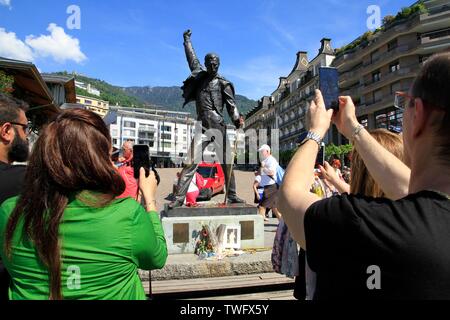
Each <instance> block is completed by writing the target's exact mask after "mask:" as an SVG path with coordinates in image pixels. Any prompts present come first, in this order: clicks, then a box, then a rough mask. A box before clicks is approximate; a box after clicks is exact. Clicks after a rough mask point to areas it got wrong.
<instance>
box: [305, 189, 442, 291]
mask: <svg viewBox="0 0 450 320" xmlns="http://www.w3.org/2000/svg"><path fill="white" fill-rule="evenodd" d="M304 222H305V237H306V248H307V250H306V251H307V256H308V263H309V265H310V267H311V269H312V270H313V271H315V272H316V273H317V287H316V292H315V299H374V298H375V299H450V200H449V199H448V198H447V197H446V196H443V195H441V194H439V193H436V192H432V191H421V192H418V193H416V194H411V195H408V196H407V197H405V198H403V199H401V200H397V201H392V200H388V199H374V198H369V197H364V196H357V195H348V194H343V195H341V196H335V197H332V198H329V199H325V200H321V201H318V202H316V203H314V204H313V205H311V206H310V207H309V208H308V210H307V212H306V214H305V220H304Z"/></svg>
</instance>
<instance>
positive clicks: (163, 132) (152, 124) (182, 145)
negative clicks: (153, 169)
mask: <svg viewBox="0 0 450 320" xmlns="http://www.w3.org/2000/svg"><path fill="white" fill-rule="evenodd" d="M105 120H106V123H107V124H108V125H109V128H110V133H111V137H112V142H113V146H114V147H116V148H121V146H122V145H123V143H124V142H125V141H132V142H133V143H135V144H146V145H148V146H149V147H150V156H151V157H152V159H153V160H154V161H155V163H158V164H159V165H163V166H170V165H172V164H181V163H182V162H183V161H184V158H185V157H186V155H187V152H188V150H189V146H190V143H191V140H192V139H193V137H194V129H195V120H194V119H193V118H191V116H190V113H187V112H175V111H167V110H161V109H156V108H155V109H142V108H123V107H119V106H112V107H110V110H109V113H108V115H107V116H106V117H105Z"/></svg>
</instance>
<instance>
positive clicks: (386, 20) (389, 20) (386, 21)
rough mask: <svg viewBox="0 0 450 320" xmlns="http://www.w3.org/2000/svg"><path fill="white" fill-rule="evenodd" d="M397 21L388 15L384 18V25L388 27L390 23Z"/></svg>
mask: <svg viewBox="0 0 450 320" xmlns="http://www.w3.org/2000/svg"><path fill="white" fill-rule="evenodd" d="M394 20H395V17H394V16H391V15H387V16H385V17H384V18H383V25H384V26H385V25H388V24H389V23H391V22H393V21H394Z"/></svg>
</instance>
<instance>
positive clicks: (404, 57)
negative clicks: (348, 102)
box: [332, 0, 450, 129]
mask: <svg viewBox="0 0 450 320" xmlns="http://www.w3.org/2000/svg"><path fill="white" fill-rule="evenodd" d="M421 3H423V6H424V8H423V9H424V10H418V11H417V12H415V13H412V14H410V15H409V16H406V17H396V18H392V19H390V21H388V22H386V23H385V25H383V27H382V28H381V29H380V30H378V31H377V32H375V33H373V34H371V35H369V36H368V37H367V36H366V37H364V39H363V37H360V38H358V39H356V40H355V41H354V43H358V44H357V45H354V46H350V48H348V49H347V50H341V51H340V52H337V53H336V58H335V60H334V61H333V64H332V65H333V66H334V67H336V68H337V69H338V71H339V87H340V91H341V94H342V95H349V96H351V97H352V98H353V101H354V102H355V105H356V110H357V116H358V119H359V121H360V123H362V124H364V125H365V126H367V127H368V128H370V129H374V128H388V129H389V128H398V127H401V125H402V119H403V115H402V113H401V112H400V111H399V110H397V109H396V108H394V106H393V104H394V94H395V92H396V91H408V90H409V89H410V87H411V85H412V82H413V80H414V77H415V76H416V75H417V73H418V71H419V70H420V68H421V66H422V65H423V63H424V62H425V61H426V59H427V58H428V57H429V56H431V55H432V54H434V53H437V52H442V51H446V50H450V22H449V21H450V4H449V2H448V1H446V0H425V1H422V2H421ZM418 5H420V6H422V5H421V4H420V3H419V2H417V3H415V4H413V5H412V6H411V8H413V7H414V6H416V8H418V7H417V6H418ZM347 47H349V46H347Z"/></svg>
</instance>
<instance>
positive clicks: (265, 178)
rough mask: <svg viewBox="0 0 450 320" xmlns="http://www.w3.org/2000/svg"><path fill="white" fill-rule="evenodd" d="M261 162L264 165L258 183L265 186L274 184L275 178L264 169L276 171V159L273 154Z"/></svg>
mask: <svg viewBox="0 0 450 320" xmlns="http://www.w3.org/2000/svg"><path fill="white" fill-rule="evenodd" d="M262 164H263V166H264V169H263V170H262V171H263V172H262V173H261V183H260V185H261V186H262V187H267V186H271V185H273V184H275V179H274V178H273V177H271V176H269V175H267V173H265V172H264V171H265V170H270V171H273V172H276V170H277V167H278V161H277V159H275V158H274V157H273V156H269V157H267V159H265V160H264V161H262Z"/></svg>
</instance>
